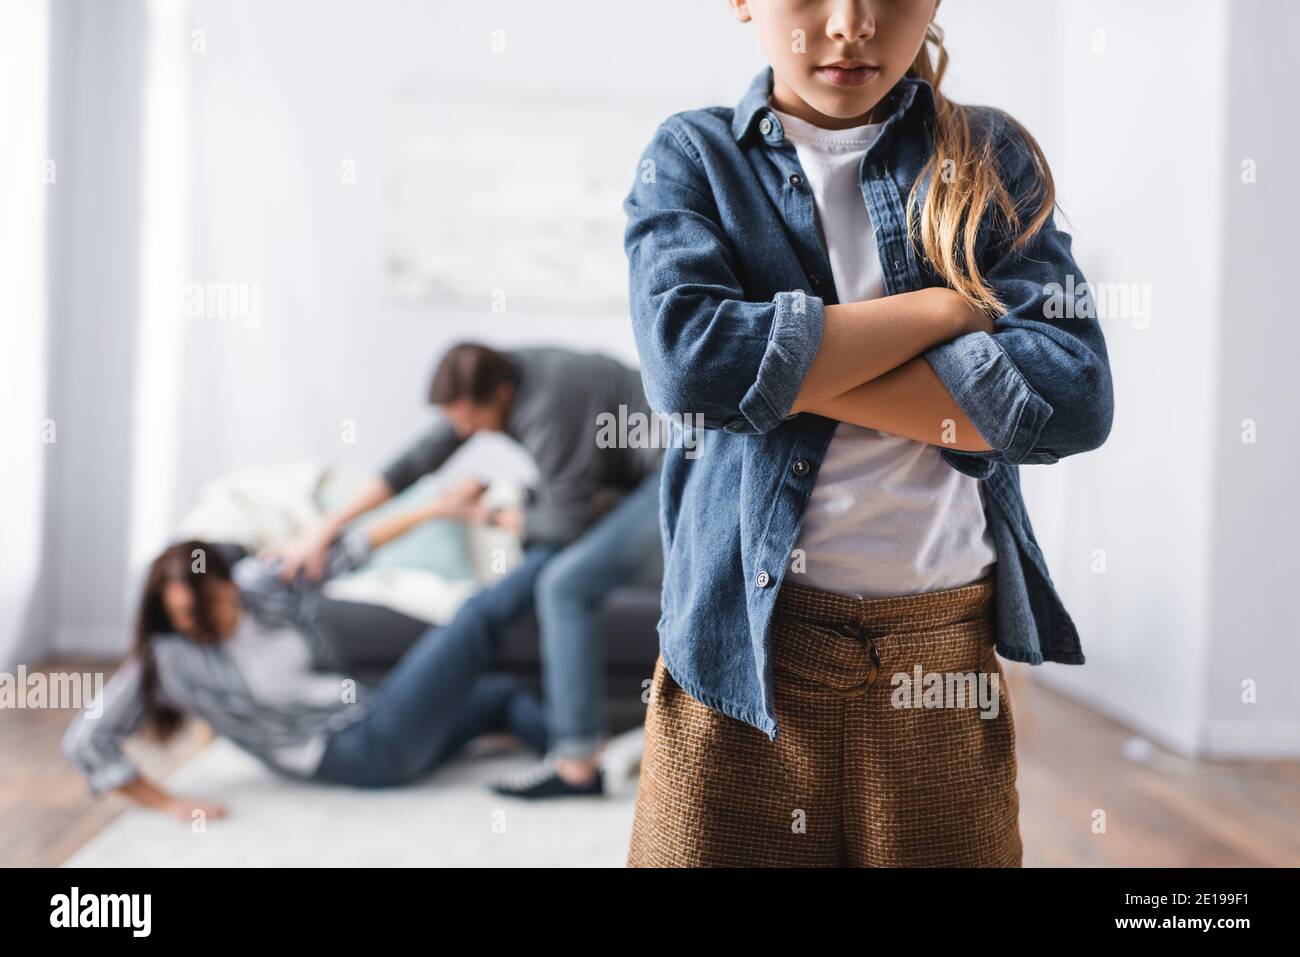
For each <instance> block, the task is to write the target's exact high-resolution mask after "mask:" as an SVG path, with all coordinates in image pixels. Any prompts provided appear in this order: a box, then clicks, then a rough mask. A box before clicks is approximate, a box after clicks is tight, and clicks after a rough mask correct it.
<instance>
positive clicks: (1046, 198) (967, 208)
mask: <svg viewBox="0 0 1300 957" xmlns="http://www.w3.org/2000/svg"><path fill="white" fill-rule="evenodd" d="M931 46H933V47H934V48H935V59H934V61H933V62H932V61H931V59H930V50H929V47H931ZM947 69H948V53H947V51H946V50H944V48H943V29H942V28H941V27H940V26H939V25H938V24H937V23H933V22H932V23H931V24H930V26H929V27H928V28H927V29H926V32H925V43H923V44H922V45H921V50H920V52H919V53H918V54H917V55H916V59H915V60H914V61H913V62H912V66H911V68H910V69H909V70H908V71H907V75H908V76H913V77H916V78H918V79H921V80H925V81H926V82H927V83H929V84H930V86H931V87H932V88H933V89H934V100H935V117H934V128H933V137H934V152H933V154H932V155H931V157H930V159H929V161H928V162H927V163H926V165H925V167H924V168H922V170H921V173H920V175H919V176H918V177H917V179H916V182H915V183H913V184H912V190H911V193H910V194H909V195H908V198H907V227H908V234H909V235H910V236H911V238H912V242H913V243H914V244H919V247H920V251H921V252H922V253H923V254H924V255H925V258H926V259H927V260H929V262H930V264H931V265H932V266H933V267H934V270H935V271H936V272H937V273H938V274H939V276H940V278H942V279H943V281H944V282H945V283H947V284H948V285H949V286H950V287H952V289H954V290H955V291H957V292H959V293H961V295H963V296H965V297H966V298H967V299H968V300H970V302H971V303H972V304H974V305H977V306H980V307H981V308H983V309H985V310H987V311H988V312H991V313H999V312H1003V311H1004V310H1005V306H1004V305H1003V303H1002V302H1000V301H999V300H998V297H997V296H996V295H995V294H994V292H993V290H992V289H990V288H989V286H988V283H986V282H985V281H984V277H983V276H982V275H980V270H979V263H978V262H977V261H976V257H975V251H976V237H977V236H978V233H979V226H980V221H981V220H982V219H983V217H984V214H985V213H986V212H987V211H988V209H989V207H990V206H992V207H995V208H996V209H997V211H998V212H999V213H1000V214H1001V215H1002V216H1003V218H1004V220H1005V222H1006V223H1007V225H1008V226H1009V228H1010V230H1011V233H1012V234H1013V235H1014V236H1015V240H1014V241H1013V243H1012V246H1011V248H1012V249H1013V250H1014V249H1019V248H1020V247H1021V246H1023V245H1024V244H1025V243H1026V242H1028V241H1029V239H1030V237H1032V236H1033V235H1034V233H1036V232H1037V231H1038V230H1039V228H1041V227H1042V225H1043V224H1044V223H1045V222H1046V221H1047V218H1048V217H1049V216H1051V214H1052V209H1053V207H1054V206H1055V205H1056V187H1055V185H1054V184H1053V182H1052V173H1051V170H1050V169H1048V167H1047V159H1046V157H1044V156H1043V151H1042V149H1041V148H1040V147H1039V145H1038V143H1037V141H1035V140H1034V138H1033V137H1032V136H1030V135H1029V131H1028V130H1026V129H1025V128H1024V127H1023V126H1021V125H1020V124H1019V123H1017V122H1016V121H1015V120H1014V119H1012V118H1011V117H1007V123H1008V124H1011V125H1012V127H1013V129H1014V130H1015V131H1016V132H1018V133H1019V134H1020V136H1022V137H1023V138H1024V141H1025V143H1026V145H1027V146H1028V147H1029V154H1030V159H1031V162H1032V163H1033V166H1034V168H1035V169H1034V172H1035V175H1036V176H1037V180H1038V183H1037V189H1036V191H1035V192H1036V195H1037V196H1038V197H1039V201H1038V204H1037V208H1035V209H1034V210H1032V212H1031V211H1028V210H1025V209H1018V208H1017V205H1016V201H1015V200H1014V199H1013V198H1012V196H1011V195H1010V193H1009V192H1008V191H1007V187H1006V184H1005V183H1003V182H1002V179H1001V177H1000V176H999V175H998V169H997V164H996V156H995V155H994V150H995V144H994V142H993V140H992V137H988V136H980V137H978V139H977V138H976V137H975V136H974V135H973V134H972V131H971V110H970V108H969V107H965V106H962V105H961V104H959V103H953V102H951V101H950V100H948V99H946V98H945V97H944V96H943V94H942V93H941V92H940V90H939V85H940V83H942V82H943V75H944V72H945V71H946V70H947ZM940 171H943V174H944V175H940ZM927 174H930V175H928V176H927ZM927 178H928V179H929V182H930V186H929V189H928V191H927V192H926V195H925V202H924V204H922V205H921V206H920V208H919V210H918V208H917V207H918V204H917V201H916V200H917V193H918V190H919V188H920V186H921V184H922V183H924V182H925V181H926V180H927Z"/></svg>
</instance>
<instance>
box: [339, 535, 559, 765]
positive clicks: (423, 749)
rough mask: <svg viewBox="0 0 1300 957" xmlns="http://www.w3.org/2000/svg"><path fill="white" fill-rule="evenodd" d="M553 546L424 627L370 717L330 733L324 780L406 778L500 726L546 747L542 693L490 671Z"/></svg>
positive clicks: (378, 693) (376, 697) (531, 554)
mask: <svg viewBox="0 0 1300 957" xmlns="http://www.w3.org/2000/svg"><path fill="white" fill-rule="evenodd" d="M555 551H556V550H555V548H554V547H552V546H536V547H533V548H530V549H528V550H527V552H525V554H524V557H523V561H522V562H521V563H520V564H519V566H518V567H516V568H515V569H514V570H512V571H511V572H510V574H509V575H507V576H506V577H505V578H503V579H502V580H501V581H499V582H497V583H496V584H495V585H491V586H489V587H487V588H484V589H483V590H481V591H479V592H478V593H477V594H475V595H473V596H472V597H470V598H469V599H468V600H467V601H466V602H465V604H464V605H462V606H461V608H460V611H458V612H457V613H456V617H455V618H453V619H452V620H451V621H450V622H449V623H448V624H446V625H444V626H442V627H440V628H431V629H429V631H427V632H425V634H424V635H423V637H421V638H420V640H419V641H417V642H416V643H415V644H414V645H413V646H412V647H411V648H410V650H409V651H407V652H406V654H404V655H403V656H402V658H401V660H400V661H399V662H398V663H397V664H396V665H395V666H394V667H393V670H392V671H391V672H389V673H388V675H387V676H386V677H385V678H384V680H383V681H382V682H381V683H380V685H379V687H378V688H376V689H375V691H374V692H373V694H372V696H371V700H370V703H369V705H368V707H367V710H366V714H365V716H364V717H362V718H361V719H360V720H359V721H357V722H356V723H355V724H353V725H350V726H349V727H347V728H344V729H343V730H342V731H339V732H337V733H336V734H335V735H334V736H333V737H331V738H330V741H329V744H328V745H327V746H326V748H325V754H324V756H323V757H322V759H321V763H320V766H319V768H318V769H317V771H316V777H317V778H318V779H321V780H325V781H330V782H334V783H337V784H350V785H353V786H355V787H392V786H394V785H401V784H407V783H409V782H411V781H414V780H416V779H417V778H420V777H422V776H424V775H425V774H427V773H429V772H430V771H432V770H433V769H434V768H435V767H437V766H438V765H439V764H441V763H442V762H443V761H444V760H446V759H447V758H449V757H451V756H452V755H453V754H455V753H456V752H457V751H458V750H460V749H461V748H462V747H464V745H465V744H467V743H468V742H469V741H470V740H471V739H473V738H475V737H477V736H478V735H480V734H484V733H486V732H493V731H503V732H510V733H512V734H514V735H516V736H518V737H520V738H522V739H523V740H524V741H526V742H527V743H528V744H530V745H532V746H533V747H535V748H536V749H537V750H539V751H544V750H545V748H546V726H545V723H544V721H543V716H542V711H541V705H540V704H539V703H538V701H537V699H536V698H535V697H534V696H533V695H532V694H531V693H530V692H529V691H528V690H527V689H525V688H524V687H523V686H522V685H520V684H519V682H517V681H516V680H515V679H514V678H511V677H508V676H505V675H489V674H487V670H488V667H489V666H490V665H491V663H492V659H493V656H494V655H495V653H496V650H497V646H498V645H499V643H500V641H501V638H502V637H503V635H504V633H505V630H506V628H507V627H508V626H509V624H510V623H511V622H512V621H514V620H515V619H516V618H518V617H519V616H520V615H522V614H525V613H527V612H528V611H529V610H530V609H531V607H532V603H533V590H534V586H535V584H536V582H537V576H538V574H539V572H540V571H541V570H542V567H543V566H544V565H545V564H546V562H547V560H548V559H550V558H551V556H552V555H554V554H555Z"/></svg>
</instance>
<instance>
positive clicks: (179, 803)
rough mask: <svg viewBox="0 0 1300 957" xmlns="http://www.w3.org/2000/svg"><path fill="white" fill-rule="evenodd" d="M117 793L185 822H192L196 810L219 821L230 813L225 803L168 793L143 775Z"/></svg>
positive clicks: (205, 817)
mask: <svg viewBox="0 0 1300 957" xmlns="http://www.w3.org/2000/svg"><path fill="white" fill-rule="evenodd" d="M117 793H119V794H121V795H122V796H123V797H125V798H126V799H127V800H129V801H130V802H131V803H132V804H137V805H139V806H140V807H147V808H152V809H153V810H155V811H161V812H162V813H163V814H166V815H167V816H168V817H172V818H175V819H176V820H178V821H180V822H181V823H183V824H192V823H193V822H194V819H195V817H194V815H195V812H196V811H197V812H200V813H201V814H202V819H203V820H204V821H217V820H220V819H221V818H223V817H225V816H226V815H227V814H229V813H230V812H229V811H227V810H226V806H225V805H224V804H220V803H218V802H216V801H208V800H205V799H203V798H192V797H184V796H182V795H179V794H168V793H167V792H166V791H164V790H163V789H162V788H160V787H159V786H158V785H156V784H154V783H153V782H152V781H150V780H148V779H147V778H143V777H139V778H136V779H135V780H134V781H128V782H127V783H126V784H124V785H122V786H121V787H120V788H118V789H117Z"/></svg>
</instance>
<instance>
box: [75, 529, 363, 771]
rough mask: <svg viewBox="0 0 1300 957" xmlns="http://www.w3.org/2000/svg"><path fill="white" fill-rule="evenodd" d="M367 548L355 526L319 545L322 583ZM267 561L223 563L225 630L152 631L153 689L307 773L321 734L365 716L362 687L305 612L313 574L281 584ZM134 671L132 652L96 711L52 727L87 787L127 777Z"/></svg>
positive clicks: (270, 758)
mask: <svg viewBox="0 0 1300 957" xmlns="http://www.w3.org/2000/svg"><path fill="white" fill-rule="evenodd" d="M369 554H370V548H369V545H368V543H367V541H366V538H365V535H364V533H362V532H360V531H358V530H353V531H349V532H346V533H344V534H343V535H342V536H340V538H339V539H338V541H336V542H335V544H334V546H333V547H332V548H331V549H330V551H329V553H328V555H327V558H326V562H325V571H324V574H323V576H322V581H324V580H325V579H328V578H331V577H333V576H335V575H340V574H343V573H344V572H347V571H350V570H352V569H354V568H356V567H357V566H358V565H360V564H361V563H362V562H364V561H365V560H366V559H367V558H368V557H369ZM279 570H280V568H279V562H278V561H271V562H267V561H263V560H261V559H258V558H255V557H248V558H243V559H240V560H239V561H238V562H236V563H235V564H234V566H233V567H232V569H231V575H232V578H233V579H234V581H235V584H236V585H237V586H238V588H239V592H240V597H241V599H242V601H243V604H244V616H243V618H242V620H241V622H240V626H239V629H238V631H237V632H236V634H235V635H234V636H232V637H231V638H230V639H229V640H227V641H223V642H221V643H219V644H216V645H200V644H198V643H197V642H194V641H191V640H190V639H189V638H186V637H184V636H183V635H176V634H173V635H159V636H158V637H156V638H155V639H154V640H153V643H152V645H153V654H154V659H155V662H156V663H157V671H158V699H159V700H160V701H161V702H162V703H163V704H166V705H169V706H171V707H173V708H175V709H176V710H178V711H181V712H183V713H185V714H189V715H193V716H195V717H198V718H202V719H203V720H204V721H206V722H207V723H208V724H209V725H211V727H212V729H213V731H215V732H216V733H217V734H219V735H221V736H223V737H225V738H229V739H230V740H231V741H232V742H234V743H235V744H236V745H238V746H239V747H241V748H243V749H244V750H245V751H247V752H249V753H250V754H252V755H254V756H255V757H257V758H259V759H260V760H261V761H263V762H264V763H265V764H267V765H268V766H270V767H272V768H274V769H276V770H278V771H282V772H284V773H286V774H290V775H293V776H297V777H309V776H310V775H311V774H312V773H313V772H314V771H315V770H316V767H317V765H318V764H319V763H320V758H321V755H322V754H323V753H324V750H325V745H326V744H327V743H328V741H329V738H330V736H331V735H333V734H334V733H335V732H337V731H339V730H341V729H342V728H345V727H348V726H349V725H350V724H352V723H353V722H355V721H357V720H359V719H360V718H361V717H362V715H364V714H365V711H366V704H367V700H368V697H369V693H368V692H369V689H367V688H366V687H365V686H363V685H361V684H360V683H359V682H355V681H353V680H352V679H351V678H349V677H348V676H347V675H346V674H344V673H342V671H341V669H340V667H339V655H338V652H337V645H336V642H335V641H334V639H333V637H332V635H331V634H330V633H329V631H328V629H327V628H326V627H325V626H324V624H323V623H322V621H321V620H320V616H319V615H318V614H317V610H318V607H319V603H320V600H321V595H320V583H315V582H307V581H306V580H304V579H302V578H301V577H299V578H297V579H295V580H294V581H292V582H283V581H281V580H280V578H279ZM331 670H333V673H331ZM142 675H143V669H142V667H141V664H140V661H139V659H138V657H136V656H135V655H132V656H131V657H130V658H128V659H127V660H126V662H125V663H124V664H123V665H122V667H121V668H120V669H119V670H118V671H117V673H116V674H115V675H114V676H113V678H112V680H110V681H109V682H108V684H107V685H106V686H105V687H104V690H103V693H102V697H103V702H102V705H103V710H102V712H101V713H100V716H99V717H98V718H96V717H93V714H94V713H95V711H96V709H95V707H94V704H93V703H92V706H91V707H89V708H87V709H86V710H85V711H83V712H82V713H81V714H79V715H78V716H77V717H76V718H75V719H74V720H73V722H72V724H71V725H70V726H69V727H68V730H67V732H66V733H65V734H64V737H63V752H64V754H65V755H66V757H67V759H68V760H69V761H70V762H71V763H72V764H73V766H74V767H76V768H77V769H78V770H80V771H81V772H82V774H84V775H85V776H86V779H87V781H88V782H89V785H90V789H91V791H93V792H94V793H95V794H103V793H104V792H106V791H111V790H113V789H115V788H119V787H121V786H123V785H124V784H127V783H129V782H131V781H133V780H135V779H136V778H137V777H138V776H139V771H138V769H137V768H136V765H135V763H134V762H133V761H132V760H131V759H130V758H129V757H128V756H127V755H126V754H124V753H123V750H122V743H123V742H124V741H125V740H126V738H128V737H129V736H130V735H131V734H133V733H134V732H136V731H137V730H139V729H140V728H141V726H142V725H143V724H144V720H145V715H146V711H145V701H144V696H143V694H142V690H141V680H142ZM331 685H332V686H333V687H334V689H335V692H334V693H333V694H331V693H330V687H331Z"/></svg>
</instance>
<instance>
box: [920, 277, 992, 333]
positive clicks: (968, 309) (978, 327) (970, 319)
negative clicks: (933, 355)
mask: <svg viewBox="0 0 1300 957" xmlns="http://www.w3.org/2000/svg"><path fill="white" fill-rule="evenodd" d="M933 291H934V293H935V296H934V298H935V306H936V308H937V309H939V310H940V311H941V312H942V313H943V315H945V316H946V317H948V319H949V321H950V322H951V323H952V329H953V334H952V337H953V338H954V339H955V338H957V337H958V336H964V335H968V334H969V333H972V332H987V333H988V334H989V335H992V334H993V319H992V318H991V317H990V316H989V314H988V313H987V312H985V311H984V310H983V309H982V308H981V307H979V306H977V305H975V304H974V303H972V302H971V301H970V300H969V299H967V298H966V297H965V296H963V295H962V294H961V293H959V292H957V291H956V290H953V289H948V288H946V287H937V288H935V289H934V290H933Z"/></svg>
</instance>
